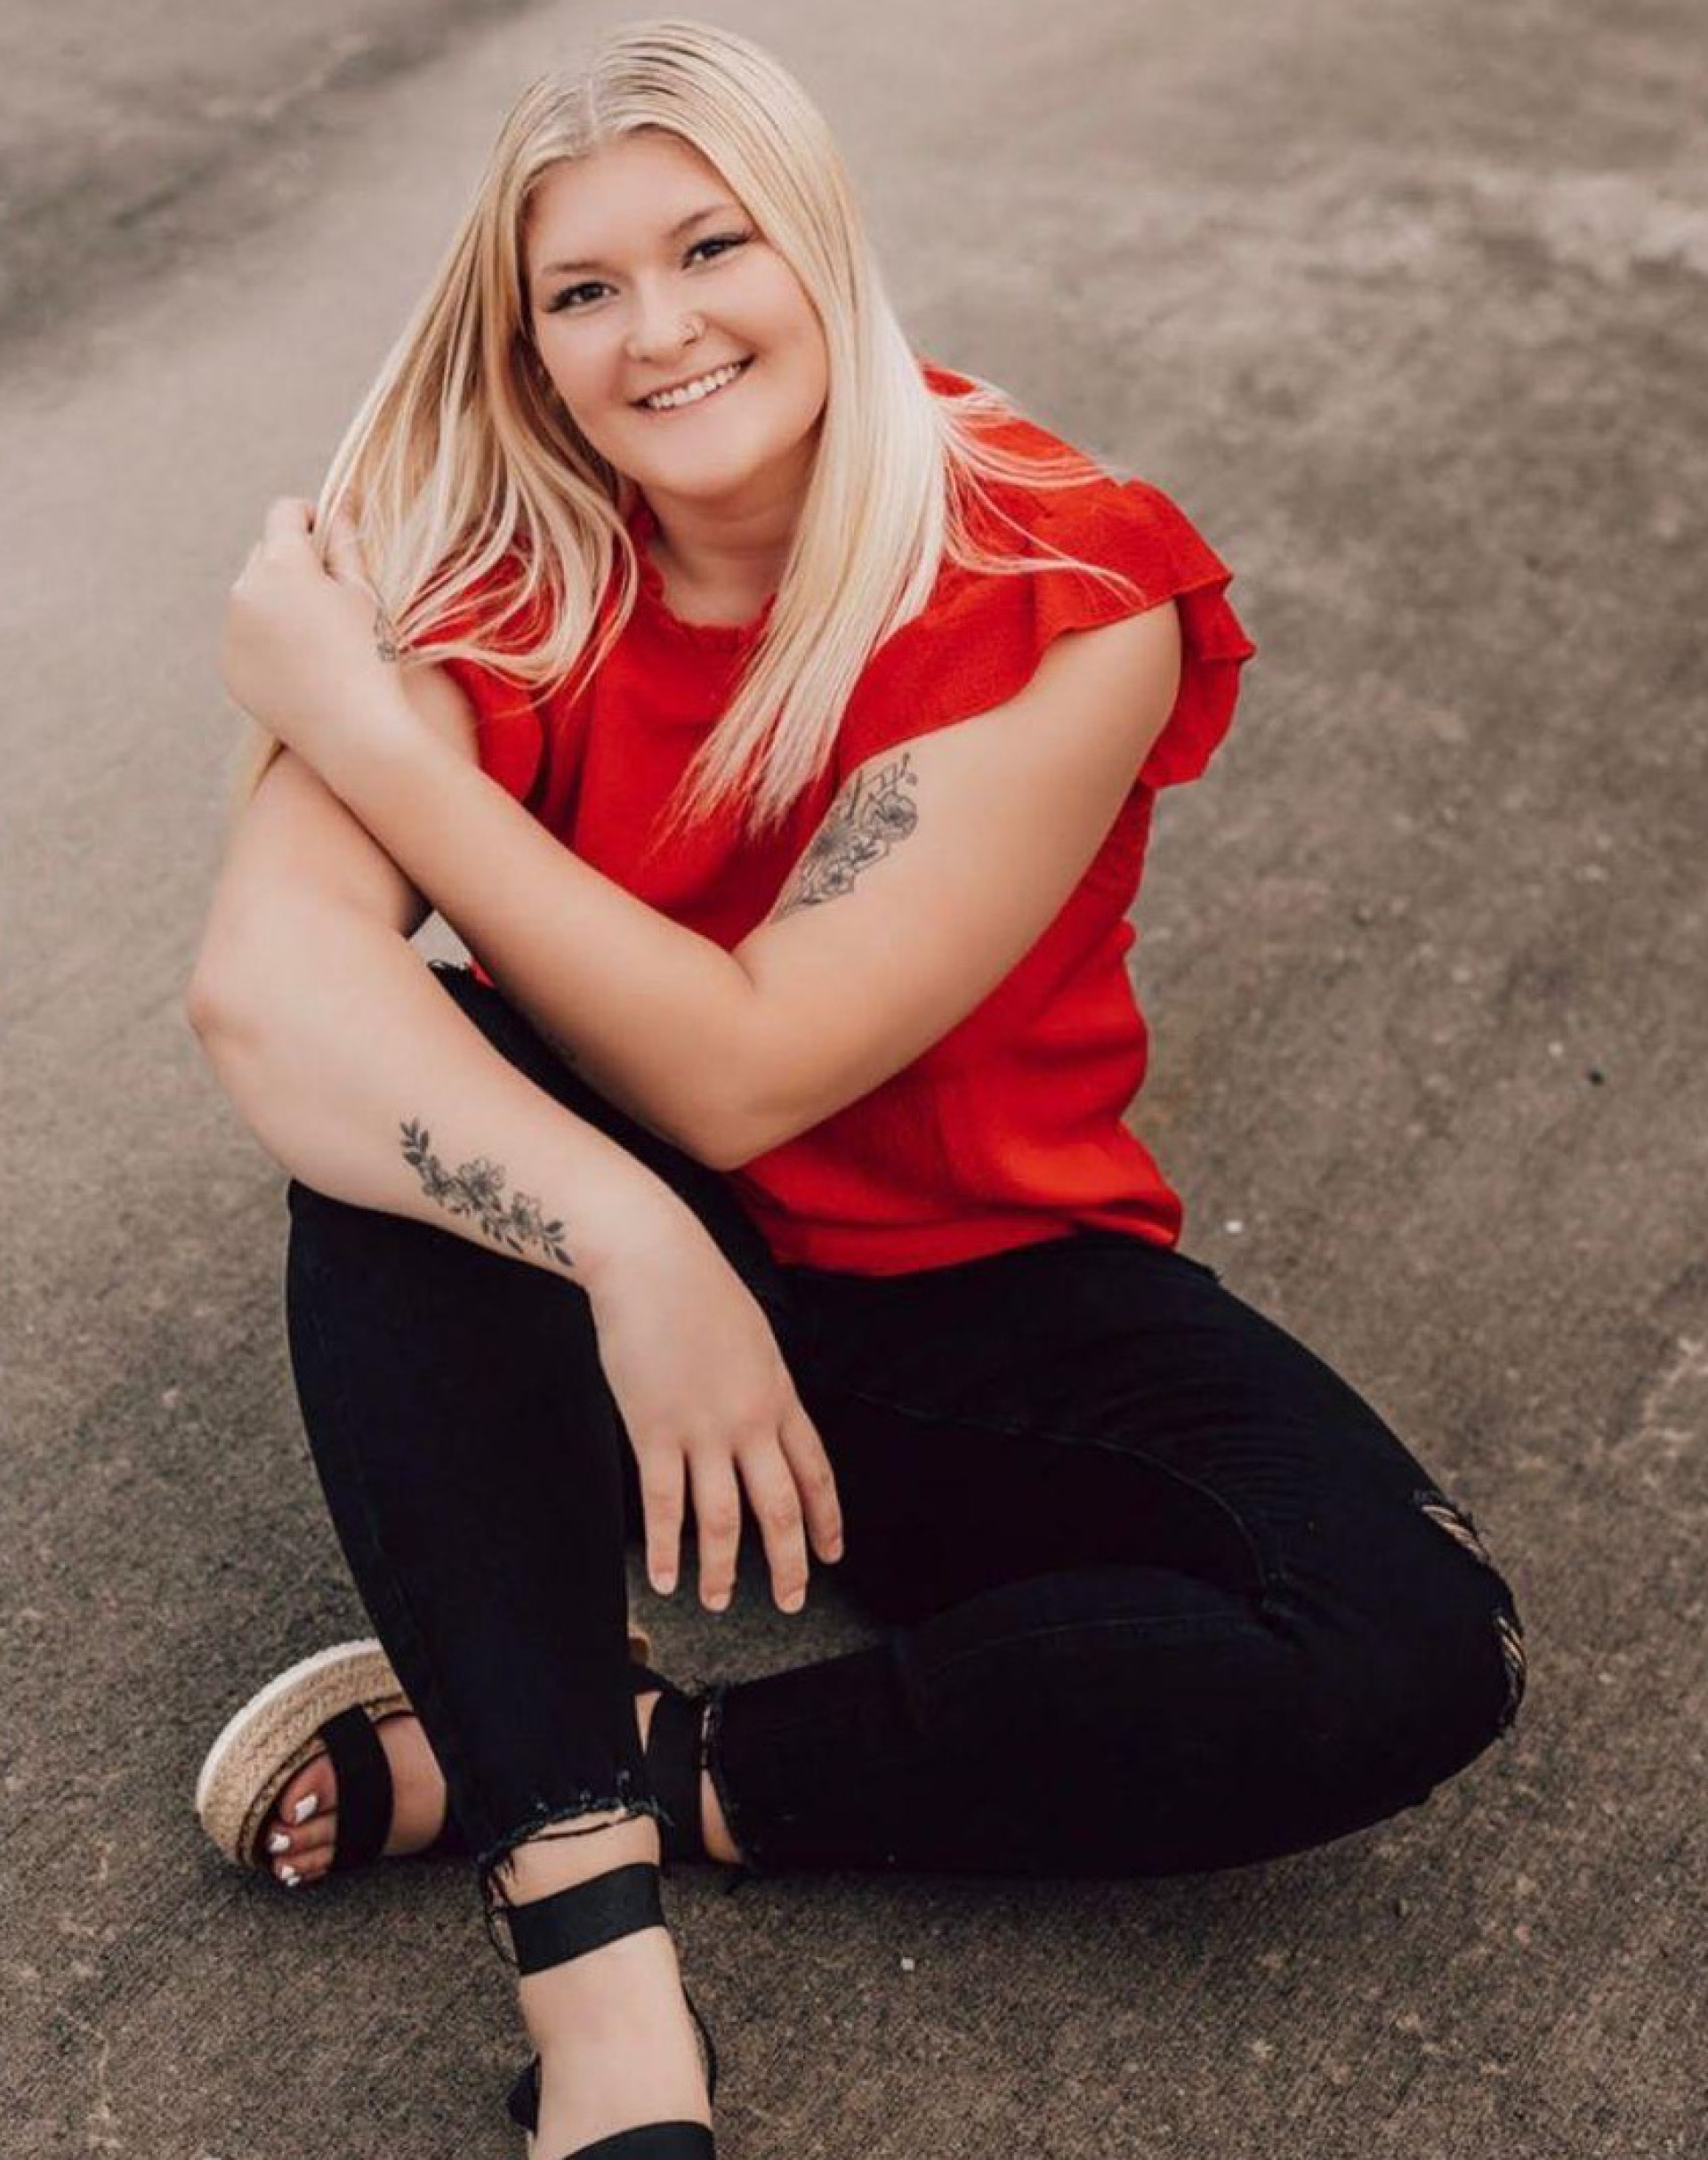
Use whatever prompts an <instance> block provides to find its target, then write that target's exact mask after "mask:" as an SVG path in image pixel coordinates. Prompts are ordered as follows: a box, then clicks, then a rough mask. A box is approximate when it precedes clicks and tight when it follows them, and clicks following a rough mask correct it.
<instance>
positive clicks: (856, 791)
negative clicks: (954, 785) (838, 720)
mask: <svg viewBox="0 0 1708 2160" xmlns="http://www.w3.org/2000/svg"><path fill="white" fill-rule="evenodd" d="M904 783H905V784H906V786H908V787H914V786H917V784H918V775H917V774H916V773H915V772H914V769H913V766H912V764H911V762H909V759H908V756H907V753H906V751H905V750H904V751H903V752H902V754H901V755H900V756H899V757H898V758H897V759H896V761H895V762H894V763H893V764H889V765H881V766H880V767H879V768H878V770H877V771H876V772H875V773H874V775H872V776H871V778H867V777H866V775H865V774H864V773H858V772H857V773H856V774H855V775H854V778H852V779H851V780H850V782H849V784H848V786H846V787H845V788H843V790H842V794H840V795H838V796H837V798H836V800H835V802H833V803H832V804H831V806H830V809H829V810H827V811H826V815H825V822H824V824H823V825H822V826H820V827H819V829H818V832H817V833H815V834H813V836H812V839H811V841H810V842H809V844H808V848H807V851H806V853H805V854H804V855H803V856H802V858H801V860H800V862H799V863H798V864H797V865H796V866H795V873H794V882H793V883H792V884H791V885H790V886H789V887H788V888H787V890H786V891H785V892H784V893H783V895H782V897H781V899H779V900H778V901H777V906H776V907H775V908H773V910H772V912H771V920H772V921H773V922H774V923H780V922H781V921H782V920H783V918H784V916H785V915H793V914H794V911H795V909H796V908H797V907H818V906H819V905H820V904H821V903H822V902H823V901H825V900H834V899H835V898H836V897H837V895H838V894H839V893H842V892H851V891H853V889H854V881H855V879H856V878H857V877H858V875H859V874H860V873H861V871H862V870H867V869H870V867H871V866H872V865H873V864H874V863H875V862H882V860H883V858H884V857H885V856H886V855H888V854H889V852H890V849H891V848H893V847H894V846H895V845H896V844H897V842H898V841H903V840H906V837H907V835H908V834H909V833H911V832H912V831H913V830H914V827H915V826H917V825H918V823H919V811H918V810H917V809H916V808H915V807H914V804H913V803H912V802H910V801H909V800H908V798H907V797H906V795H905V794H903V793H902V792H901V791H902V786H903V784H904Z"/></svg>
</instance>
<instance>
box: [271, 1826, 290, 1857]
mask: <svg viewBox="0 0 1708 2160" xmlns="http://www.w3.org/2000/svg"><path fill="white" fill-rule="evenodd" d="M267 1850H268V1851H269V1852H288V1851H289V1850H291V1841H290V1839H289V1838H287V1837H286V1834H285V1833H284V1832H283V1831H282V1830H275V1831H274V1833H273V1834H272V1835H271V1837H270V1838H269V1839H268V1841H267Z"/></svg>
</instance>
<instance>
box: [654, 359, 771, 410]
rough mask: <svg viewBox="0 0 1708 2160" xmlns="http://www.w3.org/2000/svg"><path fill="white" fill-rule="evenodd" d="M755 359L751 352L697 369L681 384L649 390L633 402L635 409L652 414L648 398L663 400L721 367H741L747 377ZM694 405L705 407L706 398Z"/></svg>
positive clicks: (688, 408) (729, 385)
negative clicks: (736, 358) (667, 392)
mask: <svg viewBox="0 0 1708 2160" xmlns="http://www.w3.org/2000/svg"><path fill="white" fill-rule="evenodd" d="M753 359H754V355H753V353H751V352H750V353H749V354H748V355H747V357H746V359H742V360H720V361H718V363H717V365H716V367H697V368H696V369H695V371H694V373H693V374H692V375H684V376H683V377H682V378H681V381H680V382H677V383H659V384H658V386H657V389H656V390H649V391H647V392H646V395H645V396H644V397H640V398H636V399H633V400H632V403H633V406H634V409H635V411H636V412H637V413H651V412H652V407H650V406H649V404H648V403H647V401H646V400H647V399H648V398H662V397H663V396H664V394H665V391H668V390H685V389H686V388H687V386H688V385H689V383H697V382H698V381H699V380H700V377H701V376H702V375H716V373H717V372H718V368H719V367H739V368H740V369H741V371H742V374H743V375H745V374H746V372H747V370H748V369H749V368H750V367H752V366H753ZM723 387H724V388H725V389H726V390H732V389H733V388H734V387H735V385H734V383H725V384H724V386H723ZM694 403H695V404H696V405H704V404H705V399H704V398H697V399H695V400H694ZM676 409H677V410H678V411H691V410H692V409H693V408H692V407H677V408H676ZM653 416H654V417H655V418H657V417H660V416H661V415H656V414H655V415H653Z"/></svg>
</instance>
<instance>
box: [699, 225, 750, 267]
mask: <svg viewBox="0 0 1708 2160" xmlns="http://www.w3.org/2000/svg"><path fill="white" fill-rule="evenodd" d="M751 238H753V235H752V234H751V233H746V232H720V233H714V234H713V237H712V238H710V239H705V240H696V241H695V243H694V245H693V246H692V247H690V248H689V251H688V253H689V261H690V262H691V261H692V260H693V258H694V256H696V255H697V254H698V253H699V251H700V249H701V248H703V247H744V246H745V245H746V244H747V242H748V241H749V240H750V239H751Z"/></svg>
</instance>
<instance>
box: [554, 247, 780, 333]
mask: <svg viewBox="0 0 1708 2160" xmlns="http://www.w3.org/2000/svg"><path fill="white" fill-rule="evenodd" d="M752 238H753V235H752V233H750V232H720V233H713V234H711V235H709V236H708V237H707V238H705V239H704V240H696V241H695V243H694V245H693V246H691V247H690V248H689V251H688V256H687V260H688V261H689V262H692V261H693V260H694V258H695V256H696V255H697V254H699V252H700V250H701V249H702V248H703V247H715V248H718V249H720V250H721V249H723V248H729V247H745V246H746V244H747V242H748V241H749V240H750V239H752ZM708 260H710V261H713V262H715V261H716V260H717V257H716V256H712V257H710V258H708ZM604 289H605V288H604V286H603V285H602V284H601V282H600V280H599V279H598V278H589V279H588V280H587V281H586V282H585V283H584V284H582V285H567V286H564V288H563V290H562V291H561V292H560V293H554V294H552V297H551V299H550V300H548V301H547V302H546V303H545V311H546V313H547V314H548V315H562V314H575V313H577V312H578V311H579V310H580V308H581V307H582V306H583V305H584V304H585V305H589V306H591V305H592V302H585V303H584V302H581V301H580V300H578V298H577V295H578V294H582V293H598V292H601V291H603V290H604Z"/></svg>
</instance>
